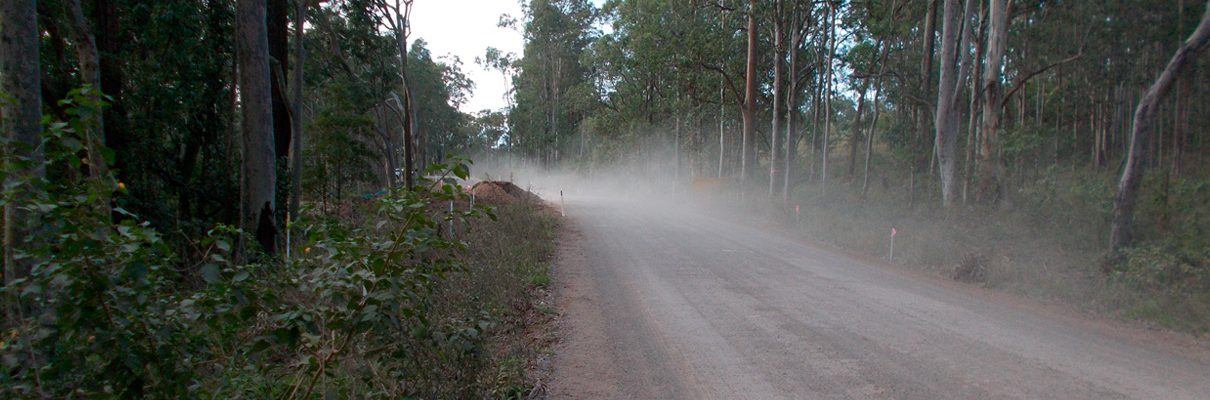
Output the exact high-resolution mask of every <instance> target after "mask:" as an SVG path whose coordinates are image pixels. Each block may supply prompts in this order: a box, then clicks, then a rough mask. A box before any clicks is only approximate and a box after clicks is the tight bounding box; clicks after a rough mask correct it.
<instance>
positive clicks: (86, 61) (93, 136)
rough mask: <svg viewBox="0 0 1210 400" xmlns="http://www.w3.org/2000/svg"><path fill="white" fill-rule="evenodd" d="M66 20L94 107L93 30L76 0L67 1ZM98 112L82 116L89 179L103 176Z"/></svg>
mask: <svg viewBox="0 0 1210 400" xmlns="http://www.w3.org/2000/svg"><path fill="white" fill-rule="evenodd" d="M66 4H67V9H68V10H67V11H68V17H69V20H70V21H71V28H72V36H73V38H74V39H75V42H76V46H75V47H76V58H77V59H78V61H79V63H80V78H81V80H82V81H84V83H86V84H88V85H89V86H90V88H89V91H88V93H87V96H88V97H89V98H90V99H91V100H92V102H93V103H94V104H100V102H101V92H100V91H101V61H100V56H98V54H97V41H96V37H95V36H94V35H93V34H92V32H93V29H92V27H90V26H89V24H88V20H87V19H86V18H85V17H84V7H82V6H81V4H80V0H68V1H67V3H66ZM103 116H104V114H102V113H101V112H100V111H99V110H98V111H97V112H90V113H87V114H86V115H83V116H82V118H84V119H85V121H84V122H85V126H86V127H87V131H86V132H84V138H85V141H86V142H87V143H85V149H86V150H87V152H88V172H89V174H90V175H92V176H93V177H102V176H105V173H106V165H105V159H104V156H102V155H101V146H102V145H103V143H104V133H103V132H104V131H105V120H104V118H103Z"/></svg>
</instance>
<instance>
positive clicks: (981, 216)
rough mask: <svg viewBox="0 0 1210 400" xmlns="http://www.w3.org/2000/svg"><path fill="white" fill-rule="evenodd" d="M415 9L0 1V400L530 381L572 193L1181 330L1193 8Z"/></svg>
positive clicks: (1189, 211)
mask: <svg viewBox="0 0 1210 400" xmlns="http://www.w3.org/2000/svg"><path fill="white" fill-rule="evenodd" d="M439 1H448V0H161V1H142V0H40V1H36V0H3V2H2V3H0V129H2V131H3V139H0V140H2V141H0V145H2V148H3V154H0V166H2V167H0V180H3V183H4V184H3V187H2V189H0V190H2V191H0V205H2V206H3V210H4V213H3V215H4V218H3V239H4V240H3V250H4V257H3V265H4V268H3V289H2V290H0V302H2V305H3V316H4V318H3V320H2V321H0V397H3V398H269V397H273V398H289V399H295V398H534V397H545V396H546V395H547V394H548V393H547V391H546V389H545V385H546V383H545V381H546V380H545V379H544V378H545V377H547V375H548V374H549V371H548V368H547V367H543V366H542V365H545V364H544V362H545V361H543V360H545V358H546V357H547V356H548V354H550V353H552V352H555V353H556V355H555V356H554V357H556V363H555V367H554V369H555V372H554V374H555V376H559V372H558V371H559V368H560V367H559V365H560V364H559V363H558V361H557V360H558V358H557V357H558V355H557V351H556V350H552V349H555V348H556V347H552V346H555V344H554V343H556V342H558V341H559V339H558V338H559V337H561V335H563V333H562V332H560V331H559V330H558V326H560V324H559V323H556V322H552V321H555V320H556V319H558V318H572V319H574V318H576V316H575V315H569V312H568V311H567V310H566V309H565V308H563V307H564V306H563V305H559V304H558V302H559V301H563V300H562V299H563V298H564V297H563V296H562V295H561V294H559V293H561V292H559V290H563V289H560V287H565V286H567V285H564V284H560V283H559V282H563V281H562V280H561V279H564V278H560V277H559V275H558V273H557V272H554V271H552V265H555V266H556V267H558V268H562V267H561V266H559V265H561V264H558V263H559V262H562V261H561V260H563V256H562V254H564V253H563V252H562V251H560V250H559V249H560V248H561V247H560V246H566V244H565V243H566V237H568V236H567V234H566V232H569V230H570V229H573V228H568V227H567V226H575V224H576V223H577V219H576V217H575V216H576V215H577V214H576V211H575V210H574V208H575V207H576V204H577V203H576V202H575V200H574V199H573V201H572V202H569V203H566V204H567V206H566V207H567V209H566V210H563V208H562V207H563V206H564V203H563V196H564V193H563V192H562V190H565V189H566V190H567V191H568V196H569V197H571V196H575V195H576V194H579V193H577V192H575V191H576V190H580V191H581V193H588V192H589V189H586V188H587V187H591V186H593V185H596V186H597V189H598V190H603V191H611V192H613V193H612V195H619V196H625V195H632V196H636V197H642V198H643V199H644V201H651V202H655V201H659V202H665V201H671V202H674V203H675V202H684V203H690V202H692V203H694V204H700V205H701V206H702V207H705V208H706V209H708V210H714V211H712V212H715V213H717V214H726V215H729V216H730V217H733V218H736V219H740V220H743V221H746V223H750V224H752V226H755V227H757V228H758V229H761V230H762V231H768V232H778V234H780V235H783V236H785V237H790V238H794V239H796V240H805V241H809V242H811V243H816V244H818V245H820V246H828V247H829V248H833V249H837V251H844V252H848V253H846V254H857V255H863V256H868V257H873V258H879V257H881V258H883V259H886V258H889V260H887V261H886V262H887V263H888V264H894V265H897V266H902V267H905V268H909V269H911V270H913V271H924V272H925V273H926V274H930V276H932V275H936V276H940V277H941V278H942V279H946V280H950V279H952V280H957V281H961V282H965V283H969V284H971V285H974V286H980V287H982V288H985V289H988V290H993V291H1002V292H1008V293H1010V294H1011V295H1014V296H1021V297H1024V298H1030V299H1037V300H1039V301H1044V302H1048V303H1055V304H1061V305H1062V306H1063V307H1070V308H1073V309H1079V310H1088V311H1090V312H1092V313H1093V314H1095V315H1098V316H1101V317H1105V318H1110V319H1115V320H1120V321H1125V322H1126V323H1141V324H1147V325H1148V326H1156V327H1159V328H1161V329H1164V330H1167V331H1172V332H1176V334H1181V335H1189V336H1190V337H1194V338H1197V339H1196V340H1205V338H1206V336H1205V335H1206V334H1207V332H1210V240H1208V239H1207V236H1206V235H1210V203H1208V202H1207V199H1210V168H1208V167H1210V157H1207V154H1208V152H1210V143H1207V142H1206V139H1210V138H1207V135H1210V129H1207V128H1210V85H1208V83H1210V57H1207V56H1206V55H1205V53H1206V50H1207V48H1208V47H1210V3H1208V2H1205V1H1200V0H1153V1H1143V0H1104V1H1073V0H759V1H758V0H604V1H600V0H597V1H590V0H521V1H519V3H520V7H519V10H520V12H519V13H518V14H515V15H501V16H500V18H499V27H500V28H505V29H508V30H510V31H511V32H514V33H516V34H517V35H519V36H520V37H521V38H522V39H523V41H524V45H523V48H522V49H520V50H519V51H508V50H507V49H503V48H498V47H485V48H483V49H482V50H483V51H482V53H481V55H479V56H477V57H474V59H465V60H463V59H460V58H458V57H456V56H448V55H445V54H444V53H443V52H442V50H438V49H433V48H430V45H429V43H428V42H427V41H426V40H425V38H424V37H422V36H418V35H417V34H416V33H415V32H413V30H412V29H413V22H414V21H417V20H422V19H425V18H431V17H430V16H426V15H424V14H420V13H413V5H414V4H413V3H424V2H439ZM500 1H509V2H512V1H514V0H500ZM473 6H474V5H469V6H468V7H473ZM442 22H443V23H447V24H460V23H462V22H460V21H458V20H450V21H442ZM468 34H471V33H468ZM472 70H476V71H477V70H483V71H490V72H491V73H492V74H495V75H497V76H500V77H502V78H503V79H506V80H507V81H508V82H509V83H510V88H509V91H508V92H507V93H506V94H505V97H506V98H507V106H506V107H504V108H501V109H486V110H473V111H471V110H467V107H466V104H467V103H468V100H469V99H471V98H473V97H474V96H476V95H480V94H477V93H476V87H477V85H476V82H474V81H472V79H471V78H470V77H469V75H468V72H469V71H472ZM518 165H524V168H521V167H517V166H518ZM514 171H521V172H517V173H519V174H523V175H525V176H524V178H523V179H525V180H526V181H524V182H523V181H522V180H519V179H517V180H516V185H513V184H512V183H508V184H507V185H503V184H501V185H502V186H501V187H503V188H505V189H508V190H512V189H511V188H516V187H519V186H524V187H525V189H526V190H532V191H534V192H538V194H540V195H542V196H543V197H544V199H545V200H546V203H543V202H542V201H535V200H533V199H534V198H536V197H533V198H531V197H526V195H519V196H518V197H515V198H513V197H510V198H509V199H510V200H508V201H502V200H499V199H495V198H493V197H491V196H489V195H488V194H485V193H483V192H480V191H479V184H481V183H491V184H497V183H498V182H497V181H494V180H493V179H505V177H507V178H508V179H510V180H511V179H515V177H513V176H512V174H513V173H514ZM549 177H557V179H555V178H551V179H549V180H545V181H544V179H545V178H549ZM480 181H481V183H476V182H480ZM539 181H543V182H548V183H539V186H543V185H545V186H543V187H541V188H534V187H532V186H533V185H532V182H539ZM598 183H599V185H598ZM472 184H473V185H474V186H471V185H472ZM539 189H541V190H539ZM502 190H504V189H502ZM510 193H512V192H510ZM552 193H553V194H552ZM555 196H557V197H555ZM586 209H587V208H586ZM561 213H562V214H561ZM888 235H889V237H888ZM888 238H889V239H890V240H891V242H890V243H891V249H890V250H891V251H890V254H887V239H888ZM896 240H898V243H896V242H895V241H896ZM888 256H889V257H888ZM590 261H591V260H590ZM552 279H553V282H554V283H552ZM567 279H570V278H567ZM552 293H555V294H559V295H552ZM551 298H554V299H555V300H553V301H554V302H555V303H554V304H556V305H553V306H552V305H551V303H550V301H551V300H549V299H551ZM552 307H553V308H552ZM535 338H537V339H535ZM573 343H574V342H573ZM544 371H545V372H544ZM552 397H558V396H557V393H556V395H554V396H552ZM758 397H759V396H758Z"/></svg>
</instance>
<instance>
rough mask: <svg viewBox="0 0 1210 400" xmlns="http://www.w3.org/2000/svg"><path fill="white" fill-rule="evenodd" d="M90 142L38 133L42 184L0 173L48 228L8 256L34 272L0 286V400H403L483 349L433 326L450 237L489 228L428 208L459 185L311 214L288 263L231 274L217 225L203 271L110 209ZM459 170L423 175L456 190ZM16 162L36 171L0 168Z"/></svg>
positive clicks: (57, 130)
mask: <svg viewBox="0 0 1210 400" xmlns="http://www.w3.org/2000/svg"><path fill="white" fill-rule="evenodd" d="M64 104H65V106H67V107H68V109H69V115H80V114H81V113H88V112H96V111H97V110H99V108H100V106H101V104H91V103H89V102H88V100H87V97H86V96H84V94H83V93H82V92H80V91H77V92H74V93H73V98H72V99H71V100H69V101H68V102H66V103H64ZM84 129H86V127H83V126H81V124H80V123H79V121H78V120H72V121H69V122H67V123H53V124H48V125H47V129H46V135H45V139H44V146H45V149H46V154H47V157H46V161H45V164H44V165H42V166H43V167H44V168H45V169H46V171H47V174H46V176H47V177H48V178H36V179H33V180H29V181H28V182H21V181H20V179H19V178H17V177H14V176H9V175H10V174H9V173H7V172H4V176H2V177H0V178H4V181H5V182H6V184H5V186H4V188H5V190H4V192H3V201H4V202H5V204H8V203H9V202H15V203H14V204H17V205H18V206H20V207H23V208H24V209H26V210H29V211H30V212H31V214H34V215H37V216H38V218H39V221H38V222H39V226H40V227H39V228H38V229H37V230H36V231H35V232H33V234H32V235H31V237H30V238H29V241H28V242H27V243H23V244H21V245H20V246H18V248H19V249H23V251H21V252H19V253H18V254H16V257H17V258H18V259H19V260H20V261H21V263H22V264H23V265H26V266H28V272H27V273H26V274H25V275H24V276H21V277H16V278H17V279H12V280H11V281H10V282H9V283H7V284H6V285H5V286H4V287H3V288H2V289H0V295H2V296H3V298H4V299H5V306H6V308H5V312H4V317H5V318H4V322H3V330H2V331H0V332H2V334H3V335H2V337H0V397H3V398H32V397H38V398H45V397H54V398H63V397H90V398H95V397H101V398H110V397H112V398H129V397H146V398H197V397H221V398H231V397H251V398H268V397H274V398H311V397H315V396H316V395H318V389H317V388H318V387H320V386H322V387H324V388H326V389H325V391H326V392H327V393H339V392H343V393H358V394H359V395H362V396H366V397H389V398H400V397H405V396H408V395H410V394H413V393H415V392H416V390H417V389H416V384H415V383H414V380H415V379H416V377H417V376H419V375H421V374H420V372H423V371H425V370H428V369H431V368H435V366H433V365H426V363H440V362H462V360H461V359H462V358H467V357H469V358H474V357H476V356H477V352H479V351H480V346H479V343H478V341H477V337H478V336H479V330H481V329H482V326H480V327H457V328H456V329H448V327H447V325H446V324H436V323H434V321H431V320H430V318H429V309H428V308H429V306H430V303H431V302H432V294H433V291H434V288H435V287H437V285H438V284H439V283H440V282H442V281H443V279H445V278H446V276H447V274H450V273H453V272H456V271H459V269H460V265H461V264H460V263H459V262H458V257H457V256H456V254H457V252H459V251H460V250H462V249H463V248H464V247H465V243H464V242H463V241H461V240H459V239H457V238H453V237H448V234H449V233H448V232H446V230H445V229H444V226H446V225H445V224H446V223H448V222H450V221H454V222H459V221H464V220H467V219H472V218H477V217H480V216H483V215H485V214H486V215H489V216H491V211H490V210H488V209H486V208H483V207H478V208H475V209H471V210H465V211H456V212H453V213H446V212H435V211H433V208H432V207H431V204H433V203H434V202H442V204H444V202H448V201H454V200H457V199H460V198H462V197H465V194H464V193H462V191H461V189H460V188H459V187H458V186H457V185H455V184H453V183H452V182H448V181H445V180H444V179H439V180H437V181H432V182H429V181H426V182H424V183H425V185H426V186H428V188H429V189H430V190H426V191H421V190H417V191H407V190H394V191H391V192H389V193H388V194H386V195H385V196H383V197H382V198H381V199H379V200H377V201H376V203H375V204H374V205H373V206H372V207H371V206H369V205H367V206H366V209H365V210H364V213H365V215H368V217H367V218H366V221H373V223H369V222H365V221H356V220H354V221H350V220H338V219H331V218H324V217H323V216H320V215H314V213H307V214H308V215H307V218H305V219H304V220H303V221H300V223H298V224H296V225H297V227H296V228H294V229H297V230H299V231H301V232H302V233H303V234H302V237H303V239H302V240H301V242H302V243H301V244H299V245H297V246H295V247H294V248H295V249H298V250H297V251H295V252H294V257H292V258H290V259H288V260H277V259H269V258H266V257H251V258H253V259H258V260H259V261H258V262H256V263H236V262H234V260H235V259H237V258H238V257H237V256H238V254H236V253H235V250H234V249H236V248H238V247H239V246H236V244H238V243H239V241H240V240H241V237H240V232H239V231H238V230H235V229H232V228H230V227H224V226H219V227H216V228H215V229H214V230H212V231H211V232H210V235H209V236H208V237H205V238H201V239H198V240H195V241H194V242H193V246H194V248H195V251H196V252H198V253H199V254H201V256H200V257H197V258H198V259H201V260H202V261H201V262H200V263H198V264H196V265H183V263H182V261H180V260H181V258H180V257H178V256H177V255H176V254H174V253H173V251H172V249H171V247H170V246H168V245H166V244H165V241H164V239H163V238H162V237H161V235H160V233H158V232H156V230H155V229H153V228H151V227H150V226H149V225H148V224H147V223H145V222H141V221H140V220H139V218H138V216H136V215H133V214H131V213H129V212H127V211H125V210H123V209H120V208H113V209H112V210H111V209H110V208H109V206H107V204H109V200H110V196H121V195H122V192H123V191H124V189H123V188H122V186H121V184H119V183H116V181H114V180H113V179H112V178H111V177H109V176H100V177H97V176H89V175H88V174H86V173H84V172H82V171H87V168H89V167H91V165H90V164H89V161H88V160H86V159H81V158H80V157H79V156H78V155H79V154H81V153H83V152H84V146H85V145H86V138H85V136H84V135H83V134H82V132H84ZM8 162H13V163H28V161H26V160H9V161H8ZM468 163H469V161H467V160H463V159H455V164H453V165H448V166H447V165H434V166H433V167H432V168H430V170H429V171H427V172H429V173H430V174H431V175H433V174H436V175H441V176H443V177H444V176H448V175H449V174H453V175H457V176H459V177H462V178H465V177H466V176H467V173H468V166H467V164H468ZM16 166H20V167H28V166H29V165H28V164H24V165H12V166H10V165H5V166H4V167H5V168H3V171H12V170H14V169H13V168H10V167H16ZM23 183H28V184H29V185H28V186H26V185H22V184H23ZM24 187H30V188H32V189H29V190H27V191H25V192H22V191H23V190H26V189H23V188H24ZM438 188H439V190H433V189H438ZM111 212H112V215H111ZM493 218H494V216H493ZM114 220H117V221H119V222H116V223H115V222H113V221H114ZM418 354H426V355H428V356H426V357H416V355H418ZM434 355H435V356H434ZM321 382H322V384H321V385H317V383H321Z"/></svg>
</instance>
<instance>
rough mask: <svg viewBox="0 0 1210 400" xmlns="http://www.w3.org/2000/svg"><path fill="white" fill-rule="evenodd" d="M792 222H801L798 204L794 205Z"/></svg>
mask: <svg viewBox="0 0 1210 400" xmlns="http://www.w3.org/2000/svg"><path fill="white" fill-rule="evenodd" d="M794 222H802V213H801V212H800V211H799V209H798V204H795V205H794Z"/></svg>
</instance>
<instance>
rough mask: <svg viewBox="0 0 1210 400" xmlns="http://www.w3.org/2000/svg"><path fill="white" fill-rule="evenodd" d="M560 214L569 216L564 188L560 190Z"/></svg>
mask: <svg viewBox="0 0 1210 400" xmlns="http://www.w3.org/2000/svg"><path fill="white" fill-rule="evenodd" d="M559 215H562V216H564V217H566V216H567V210H566V207H564V202H563V191H562V190H560V191H559Z"/></svg>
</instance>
